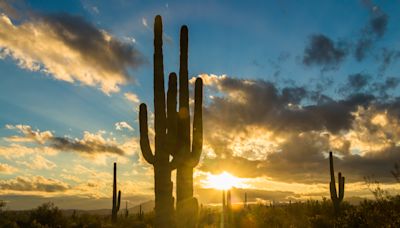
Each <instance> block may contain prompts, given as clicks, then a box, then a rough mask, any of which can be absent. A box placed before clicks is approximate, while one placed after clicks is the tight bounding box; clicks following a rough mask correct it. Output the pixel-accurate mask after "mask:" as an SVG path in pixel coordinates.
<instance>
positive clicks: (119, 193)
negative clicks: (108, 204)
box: [116, 191, 121, 211]
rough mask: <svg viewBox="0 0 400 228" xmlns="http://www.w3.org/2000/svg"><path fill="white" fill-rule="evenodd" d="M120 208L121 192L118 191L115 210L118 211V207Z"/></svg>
mask: <svg viewBox="0 0 400 228" xmlns="http://www.w3.org/2000/svg"><path fill="white" fill-rule="evenodd" d="M120 206H121V191H118V201H117V205H116V210H117V211H119V207H120Z"/></svg>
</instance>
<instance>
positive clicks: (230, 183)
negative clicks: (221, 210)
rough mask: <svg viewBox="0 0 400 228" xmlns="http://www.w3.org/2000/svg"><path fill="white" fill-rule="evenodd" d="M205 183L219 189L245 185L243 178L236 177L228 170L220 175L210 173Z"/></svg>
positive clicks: (209, 186)
mask: <svg viewBox="0 0 400 228" xmlns="http://www.w3.org/2000/svg"><path fill="white" fill-rule="evenodd" d="M204 184H205V186H206V187H208V188H215V189H218V190H228V189H231V188H232V187H245V184H244V183H243V180H242V179H241V178H238V177H235V176H233V175H232V174H230V173H228V172H222V173H220V174H218V175H213V174H208V176H207V179H206V180H204Z"/></svg>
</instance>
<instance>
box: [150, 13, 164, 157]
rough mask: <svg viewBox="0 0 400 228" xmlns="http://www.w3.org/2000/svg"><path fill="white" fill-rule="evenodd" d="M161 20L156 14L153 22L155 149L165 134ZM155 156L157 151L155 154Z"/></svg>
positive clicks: (161, 145)
mask: <svg viewBox="0 0 400 228" xmlns="http://www.w3.org/2000/svg"><path fill="white" fill-rule="evenodd" d="M162 43H163V42H162V20H161V16H159V15H158V16H156V19H155V23H154V60H153V61H154V129H155V132H156V136H155V138H156V140H155V148H156V149H155V151H156V152H157V151H159V150H162V149H163V146H164V141H165V134H166V113H165V92H164V65H163V53H162V45H163V44H162ZM155 156H157V153H156V155H155Z"/></svg>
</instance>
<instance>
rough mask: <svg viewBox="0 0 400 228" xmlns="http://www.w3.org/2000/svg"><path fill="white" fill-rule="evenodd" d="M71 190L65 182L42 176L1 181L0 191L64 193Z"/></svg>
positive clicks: (19, 177)
mask: <svg viewBox="0 0 400 228" xmlns="http://www.w3.org/2000/svg"><path fill="white" fill-rule="evenodd" d="M69 188H70V186H69V185H68V184H66V183H64V182H61V181H58V180H54V179H49V178H46V177H42V176H33V177H25V176H18V177H16V178H14V179H8V180H0V189H1V190H2V191H7V190H12V191H19V192H26V191H32V192H33V191H37V192H63V191H66V190H68V189H69Z"/></svg>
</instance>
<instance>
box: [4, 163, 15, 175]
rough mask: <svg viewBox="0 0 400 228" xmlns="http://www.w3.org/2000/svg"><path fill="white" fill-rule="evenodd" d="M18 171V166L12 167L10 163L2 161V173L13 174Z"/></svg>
mask: <svg viewBox="0 0 400 228" xmlns="http://www.w3.org/2000/svg"><path fill="white" fill-rule="evenodd" d="M16 171H18V169H17V168H15V167H12V166H10V165H8V164H4V163H0V173H2V174H13V173H15V172H16Z"/></svg>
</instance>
